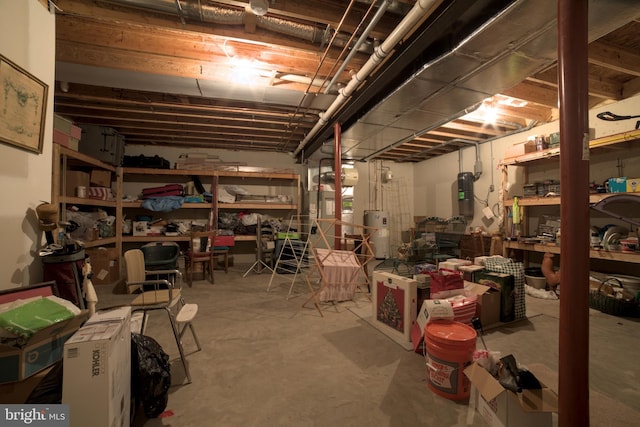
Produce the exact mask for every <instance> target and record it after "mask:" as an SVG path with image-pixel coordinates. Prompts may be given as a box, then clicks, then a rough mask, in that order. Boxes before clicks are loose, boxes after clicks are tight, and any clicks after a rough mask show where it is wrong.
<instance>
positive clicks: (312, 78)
mask: <svg viewBox="0 0 640 427" xmlns="http://www.w3.org/2000/svg"><path fill="white" fill-rule="evenodd" d="M355 1H356V0H351V1H350V2H349V5H348V6H347V9H346V10H345V12H344V14H343V15H342V18H341V19H340V22H339V23H338V26H337V27H336V30H335V31H334V34H333V36H332V37H331V40H330V41H329V43H328V44H327V47H326V49H325V50H324V52H323V53H322V57H321V58H320V61H319V62H318V66H317V67H316V70H315V72H314V74H313V76H312V77H311V80H310V83H309V84H308V85H307V88H306V89H305V96H304V97H302V99H300V102H299V103H298V105H297V107H296V109H295V111H294V113H293V114H292V115H291V118H290V119H289V127H290V128H291V127H293V129H292V131H291V132H290V133H289V137H288V139H287V140H286V141H284V142H283V144H282V147H283V148H284V147H286V145H287V144H288V143H289V142H291V139H292V138H293V135H294V134H295V132H296V131H297V130H298V128H299V127H300V121H301V120H303V119H305V118H306V117H307V115H308V112H309V108H308V107H307V108H305V110H304V112H303V113H302V117H301V120H298V122H297V123H296V124H295V126H293V125H292V123H291V120H292V119H293V118H294V117H296V116H297V115H298V113H299V112H300V109H301V108H302V104H303V102H304V100H305V97H306V95H308V94H309V93H310V89H311V88H312V86H313V85H312V84H311V82H313V81H314V80H315V79H316V78H317V77H318V74H319V73H320V69H321V68H322V65H323V64H324V62H325V61H326V60H327V56H328V54H329V51H330V50H331V48H332V47H333V42H334V40H335V37H336V35H337V34H338V33H339V32H340V30H341V28H342V25H343V24H344V21H345V20H346V18H347V16H348V15H349V13H350V11H351V9H352V7H353V5H354V4H355ZM374 3H375V1H373V2H371V6H370V7H369V9H368V10H367V12H366V14H365V15H364V17H363V18H362V20H361V21H360V23H359V24H358V26H357V27H356V29H355V31H353V33H352V34H351V37H350V38H349V40H348V42H347V43H346V44H345V46H344V47H343V49H342V51H341V52H340V54H339V55H338V57H337V58H336V60H335V62H334V64H333V66H332V67H331V70H330V71H329V73H327V76H326V77H325V78H324V80H323V85H321V86H320V88H318V89H317V90H316V92H315V93H314V95H318V94H320V92H321V90H322V88H323V87H324V83H326V82H327V80H328V77H329V76H330V75H331V74H332V73H333V72H334V70H335V68H336V66H337V64H338V63H339V62H340V61H341V60H342V58H343V57H344V56H345V54H346V52H347V50H348V49H349V48H350V47H351V42H352V41H353V39H354V37H355V35H356V34H357V32H358V31H359V29H360V27H361V26H362V23H363V22H365V20H366V19H367V17H368V16H369V14H370V13H371V11H372V10H373V5H374ZM354 50H355V49H354Z"/></svg>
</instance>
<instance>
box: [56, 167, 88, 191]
mask: <svg viewBox="0 0 640 427" xmlns="http://www.w3.org/2000/svg"><path fill="white" fill-rule="evenodd" d="M63 179H66V180H67V183H66V186H65V187H63V186H62V183H63V182H62V180H63ZM60 180H61V181H60V188H62V189H64V191H65V193H64V194H65V195H66V196H71V197H74V196H75V195H76V188H78V187H85V188H89V173H88V172H83V171H67V172H66V173H62V174H61V177H60Z"/></svg>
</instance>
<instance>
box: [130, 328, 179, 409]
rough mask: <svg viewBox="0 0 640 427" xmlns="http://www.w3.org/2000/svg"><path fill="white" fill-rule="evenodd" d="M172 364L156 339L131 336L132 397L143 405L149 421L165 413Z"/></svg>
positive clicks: (134, 334) (133, 334)
mask: <svg viewBox="0 0 640 427" xmlns="http://www.w3.org/2000/svg"><path fill="white" fill-rule="evenodd" d="M170 386H171V364H170V363H169V355H168V354H167V353H165V352H164V351H163V350H162V347H161V346H160V344H158V342H157V341H156V340H154V339H153V338H151V337H148V336H146V335H141V334H136V333H132V334H131V395H132V398H135V400H136V402H139V403H141V404H142V408H143V410H144V413H145V415H146V416H147V418H155V417H157V416H158V415H160V414H161V413H162V412H164V410H165V408H166V407H167V402H168V400H169V387H170Z"/></svg>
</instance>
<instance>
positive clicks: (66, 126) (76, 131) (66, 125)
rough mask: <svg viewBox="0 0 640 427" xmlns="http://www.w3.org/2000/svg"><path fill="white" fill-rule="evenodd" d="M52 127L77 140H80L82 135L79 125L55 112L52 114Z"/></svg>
mask: <svg viewBox="0 0 640 427" xmlns="http://www.w3.org/2000/svg"><path fill="white" fill-rule="evenodd" d="M53 129H54V130H57V131H59V132H60V133H63V134H65V135H69V136H70V137H71V138H74V139H77V140H80V137H81V136H82V129H80V127H78V126H76V125H74V124H73V122H72V121H71V120H67V119H65V118H64V117H62V116H59V115H57V114H54V115H53Z"/></svg>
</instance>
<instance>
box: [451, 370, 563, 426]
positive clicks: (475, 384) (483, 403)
mask: <svg viewBox="0 0 640 427" xmlns="http://www.w3.org/2000/svg"><path fill="white" fill-rule="evenodd" d="M532 373H533V374H534V375H535V373H534V372H532ZM464 374H465V375H466V376H467V378H469V381H471V396H470V398H469V407H470V409H472V410H475V412H477V413H478V414H480V415H481V416H482V418H484V420H485V421H486V422H487V424H489V426H491V427H499V426H502V427H551V426H552V425H553V412H557V411H558V395H557V394H556V393H554V391H553V390H551V389H550V388H548V387H547V386H545V385H544V384H543V385H542V389H539V390H523V392H522V393H514V392H512V391H509V390H506V389H504V388H503V387H502V386H501V385H500V383H499V382H498V381H497V380H496V379H495V378H494V377H493V376H491V374H490V373H489V372H487V371H486V370H485V369H484V368H483V367H482V366H480V365H478V364H477V363H473V364H471V365H469V366H468V367H467V368H466V369H465V370H464Z"/></svg>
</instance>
